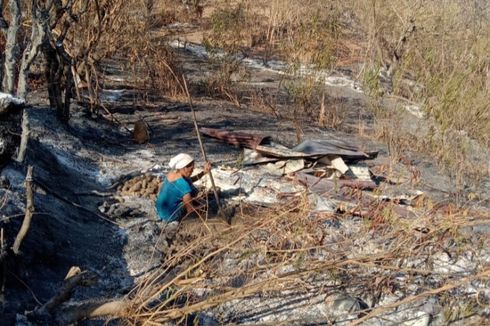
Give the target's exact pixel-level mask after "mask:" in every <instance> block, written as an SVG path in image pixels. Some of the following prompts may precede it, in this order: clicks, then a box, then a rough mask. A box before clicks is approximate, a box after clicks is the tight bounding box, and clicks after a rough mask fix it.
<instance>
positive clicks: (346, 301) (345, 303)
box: [325, 293, 368, 320]
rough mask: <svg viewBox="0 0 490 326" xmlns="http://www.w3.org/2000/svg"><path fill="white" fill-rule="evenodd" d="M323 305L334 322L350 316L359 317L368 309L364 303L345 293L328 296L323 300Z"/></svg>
mask: <svg viewBox="0 0 490 326" xmlns="http://www.w3.org/2000/svg"><path fill="white" fill-rule="evenodd" d="M325 305H326V307H327V311H328V314H329V315H330V316H331V317H332V318H333V319H335V320H337V319H341V320H344V319H346V318H347V317H348V316H349V315H352V314H354V315H355V316H357V317H359V314H360V313H361V311H362V310H364V309H367V308H368V305H367V304H366V303H365V302H364V301H362V300H361V299H359V298H355V297H353V296H351V295H349V294H347V293H336V294H333V295H330V296H328V297H327V298H326V299H325Z"/></svg>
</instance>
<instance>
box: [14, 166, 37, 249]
mask: <svg viewBox="0 0 490 326" xmlns="http://www.w3.org/2000/svg"><path fill="white" fill-rule="evenodd" d="M26 197H27V203H26V215H25V216H24V221H23V222H22V226H21V227H20V230H19V233H18V234H17V237H16V238H15V241H14V245H13V246H12V250H13V252H14V254H16V255H18V254H19V248H20V245H21V244H22V241H23V240H24V238H25V236H26V235H27V232H28V231H29V227H30V225H31V219H32V213H33V212H34V204H33V202H34V200H33V193H32V166H31V165H29V166H28V167H27V175H26Z"/></svg>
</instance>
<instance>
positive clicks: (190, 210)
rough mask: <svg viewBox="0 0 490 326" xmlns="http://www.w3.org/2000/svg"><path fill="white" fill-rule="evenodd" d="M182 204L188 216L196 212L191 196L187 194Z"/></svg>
mask: <svg viewBox="0 0 490 326" xmlns="http://www.w3.org/2000/svg"><path fill="white" fill-rule="evenodd" d="M182 202H183V203H184V207H185V210H186V212H187V214H191V213H193V212H195V211H196V210H195V209H194V206H192V197H191V194H186V195H184V197H182Z"/></svg>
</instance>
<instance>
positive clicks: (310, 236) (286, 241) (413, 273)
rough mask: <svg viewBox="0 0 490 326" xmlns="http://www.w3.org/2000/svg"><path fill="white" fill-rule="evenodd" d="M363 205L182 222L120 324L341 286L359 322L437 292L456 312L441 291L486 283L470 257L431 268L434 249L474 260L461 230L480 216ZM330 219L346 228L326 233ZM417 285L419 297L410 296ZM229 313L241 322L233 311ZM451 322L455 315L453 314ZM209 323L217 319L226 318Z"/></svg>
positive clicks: (477, 246) (478, 241)
mask: <svg viewBox="0 0 490 326" xmlns="http://www.w3.org/2000/svg"><path fill="white" fill-rule="evenodd" d="M359 205H361V203H360V202H359ZM362 205H364V206H366V205H368V206H367V207H366V208H369V207H370V214H368V216H366V217H365V218H364V219H357V220H353V219H352V217H350V216H348V215H345V216H344V215H335V214H326V215H323V216H322V215H317V216H316V217H315V218H312V217H308V205H307V201H306V200H305V199H301V200H297V201H295V203H291V204H289V205H287V207H276V208H274V209H272V210H268V209H258V210H257V211H253V212H249V213H248V214H243V215H240V216H239V217H238V219H239V221H240V222H239V223H237V224H235V225H233V226H226V225H225V224H224V223H220V222H218V221H214V220H208V222H207V227H204V226H203V225H202V224H201V222H199V221H195V222H193V223H189V224H184V227H183V228H182V229H181V230H180V231H179V233H178V236H177V240H176V247H175V252H174V254H173V255H171V256H170V257H168V259H166V260H165V262H163V264H162V266H161V267H160V268H159V269H158V270H157V271H154V272H153V273H151V274H150V275H147V276H146V277H145V278H144V279H142V280H141V281H140V282H139V285H138V286H137V287H136V288H135V289H134V290H133V291H132V292H131V293H130V294H129V295H128V298H129V299H130V300H131V302H132V309H131V313H130V315H129V316H128V321H129V322H130V323H131V324H147V325H157V324H161V323H164V322H166V321H169V320H180V321H182V320H185V319H186V318H188V317H189V316H191V315H192V314H194V313H197V312H204V311H206V310H210V309H213V308H215V307H217V306H220V305H223V304H225V303H227V302H228V303H229V302H236V303H237V304H238V305H240V303H239V302H241V301H240V300H250V299H251V298H253V297H256V295H258V294H260V295H261V296H262V297H263V298H264V300H267V298H269V297H273V296H276V295H279V296H281V295H282V296H285V295H286V294H287V293H291V291H294V293H315V294H318V295H324V296H325V297H327V296H329V295H331V294H333V293H338V292H340V291H342V290H347V291H348V292H349V293H352V294H354V295H357V296H359V297H361V298H363V299H364V300H365V301H366V302H369V304H370V307H371V308H369V309H367V310H366V311H365V313H368V314H367V315H366V316H365V317H364V319H368V318H372V317H375V316H377V315H378V314H380V313H384V312H386V311H385V310H387V311H392V310H393V309H394V308H396V307H397V306H399V305H405V306H406V305H408V304H409V303H410V304H412V303H415V302H421V301H423V300H424V298H426V297H427V296H429V295H431V296H434V295H439V296H440V298H441V300H445V304H446V306H447V307H448V309H453V308H454V309H457V307H458V302H460V299H461V298H458V297H451V296H445V295H444V293H446V292H449V293H458V292H457V291H456V290H454V289H458V288H461V287H462V286H464V285H466V284H467V283H468V282H470V281H475V280H476V281H477V280H485V279H488V276H489V275H488V274H489V273H490V270H489V269H488V266H487V265H485V264H484V263H483V262H479V261H478V259H475V265H474V267H471V268H469V271H468V273H457V272H450V273H445V272H443V271H441V270H434V268H433V266H434V264H435V261H434V258H433V256H434V254H435V253H436V252H443V251H445V252H446V253H447V254H448V255H449V256H450V257H451V259H452V260H454V261H456V260H458V259H459V257H471V255H473V257H478V256H479V254H480V251H481V250H482V248H484V247H485V245H486V246H488V239H487V240H485V239H484V238H478V237H476V236H475V235H470V234H468V233H465V232H464V229H465V228H468V227H471V226H476V225H488V224H489V223H490V217H489V216H488V215H481V214H480V215H479V214H478V213H477V212H470V211H461V210H458V209H455V208H454V207H447V206H444V205H441V206H440V207H432V208H430V209H429V207H422V208H420V209H418V210H417V211H416V217H414V218H411V219H407V218H401V217H400V216H399V215H397V213H396V210H395V209H394V206H393V205H392V204H383V205H380V203H379V202H376V201H369V202H368V203H367V204H366V203H364V204H362ZM470 216H471V217H470ZM336 220H337V221H339V222H340V223H342V224H344V223H345V227H341V228H339V229H336V228H335V227H332V226H331V224H332V222H334V221H336ZM329 225H330V226H329ZM349 228H353V229H351V230H350V229H349ZM415 283H417V285H418V287H417V288H418V289H426V290H427V291H426V292H422V293H420V292H418V290H414V289H413V284H415ZM473 284H476V283H473ZM453 290H454V291H456V292H454V291H453ZM451 291H453V292H451ZM385 296H391V297H393V296H394V297H396V298H397V300H395V303H393V304H390V305H386V306H385V307H384V304H381V305H380V302H381V301H382V300H383V298H384V297H385ZM464 300H465V302H467V303H468V305H470V306H471V307H472V309H473V310H474V312H475V313H478V312H479V311H480V309H481V307H480V306H478V304H476V301H475V297H469V298H466V299H464ZM245 302H246V301H245ZM455 311H456V310H455ZM235 313H236V314H238V316H234V317H236V318H238V319H239V318H240V316H239V311H238V310H237V311H236V312H235ZM455 316H459V315H458V313H457V312H455V313H454V315H453V317H451V318H456V317H455ZM217 317H221V318H222V319H221V322H223V323H228V322H230V319H229V318H232V316H229V315H228V316H226V315H223V316H217ZM345 317H347V316H345Z"/></svg>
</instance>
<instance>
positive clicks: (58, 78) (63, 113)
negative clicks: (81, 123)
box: [44, 42, 73, 123]
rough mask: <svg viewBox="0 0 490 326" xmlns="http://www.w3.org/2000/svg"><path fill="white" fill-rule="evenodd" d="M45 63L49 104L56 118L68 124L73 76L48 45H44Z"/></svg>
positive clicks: (64, 61) (65, 61)
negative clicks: (54, 110)
mask: <svg viewBox="0 0 490 326" xmlns="http://www.w3.org/2000/svg"><path fill="white" fill-rule="evenodd" d="M44 55H45V57H46V61H47V67H46V79H47V81H48V97H49V104H50V106H51V107H52V108H55V109H56V113H57V115H58V118H59V119H60V120H61V121H62V122H65V123H66V122H68V119H69V118H70V101H71V98H72V92H71V89H72V87H73V76H72V72H71V64H70V62H67V61H68V59H67V58H65V57H64V56H63V55H62V54H60V53H59V52H58V51H57V49H56V48H54V47H53V46H52V45H51V44H50V43H47V42H46V44H45V45H44Z"/></svg>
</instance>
